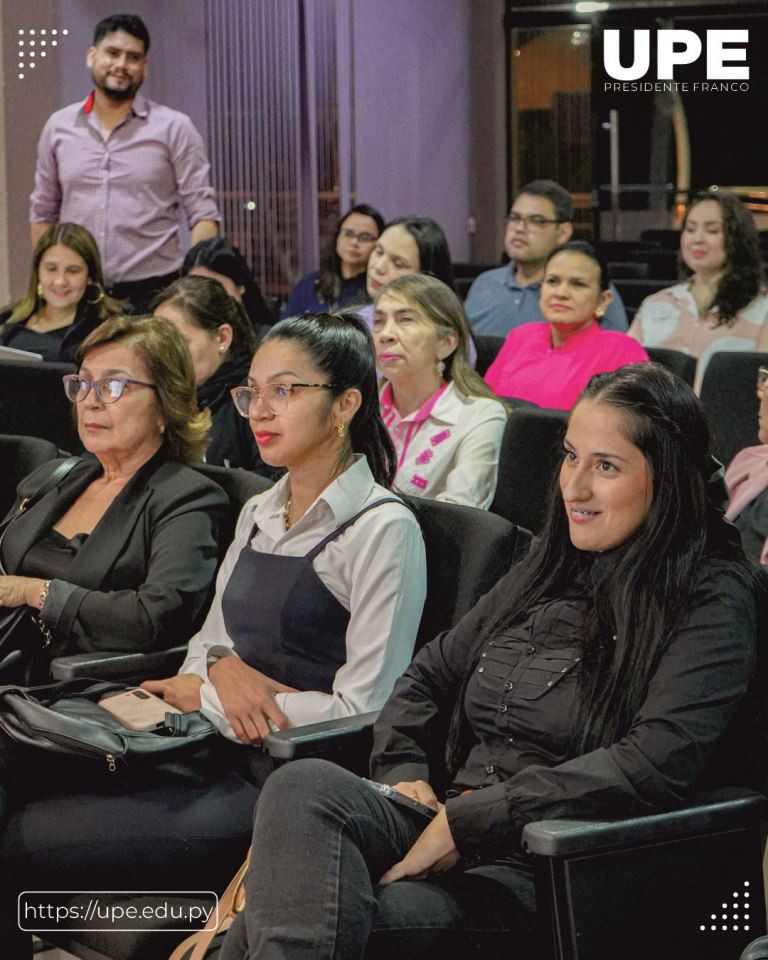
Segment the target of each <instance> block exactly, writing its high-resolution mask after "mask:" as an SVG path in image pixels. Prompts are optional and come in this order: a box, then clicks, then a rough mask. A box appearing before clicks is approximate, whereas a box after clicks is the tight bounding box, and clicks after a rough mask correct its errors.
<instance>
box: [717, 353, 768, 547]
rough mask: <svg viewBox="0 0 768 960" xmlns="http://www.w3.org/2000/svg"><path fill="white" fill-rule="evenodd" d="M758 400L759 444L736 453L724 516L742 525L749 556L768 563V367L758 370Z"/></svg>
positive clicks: (728, 477) (729, 472) (728, 478)
mask: <svg viewBox="0 0 768 960" xmlns="http://www.w3.org/2000/svg"><path fill="white" fill-rule="evenodd" d="M757 399H758V400H759V401H760V409H759V411H758V415H757V427H758V429H757V437H758V440H759V441H760V443H759V444H758V445H757V446H755V447H746V448H745V449H744V450H741V451H740V452H739V453H737V454H736V456H735V457H734V458H733V460H732V461H731V463H730V466H729V467H728V470H727V471H726V474H725V484H726V486H727V487H728V494H729V496H730V502H729V504H728V510H727V511H726V514H725V515H726V517H728V519H729V520H733V522H734V523H735V524H736V526H737V527H738V528H739V532H740V533H741V542H742V545H743V546H744V553H746V555H747V556H748V557H749V559H750V560H752V561H754V562H755V563H760V564H762V565H763V566H768V367H760V368H759V369H758V371H757Z"/></svg>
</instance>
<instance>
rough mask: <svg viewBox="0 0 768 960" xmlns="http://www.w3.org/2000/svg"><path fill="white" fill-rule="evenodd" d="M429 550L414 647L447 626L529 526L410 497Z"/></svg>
mask: <svg viewBox="0 0 768 960" xmlns="http://www.w3.org/2000/svg"><path fill="white" fill-rule="evenodd" d="M407 499H408V503H409V505H410V506H411V507H412V509H413V511H414V513H415V514H416V516H417V517H418V520H419V523H420V525H421V531H422V535H423V537H424V545H425V547H426V554H427V598H426V601H425V604H424V612H423V614H422V617H421V624H420V625H419V633H418V636H417V638H416V649H417V650H418V649H419V648H420V647H421V646H422V645H423V644H424V643H427V642H428V641H429V640H432V639H433V638H434V637H436V636H437V634H438V633H442V631H443V630H448V629H450V628H451V627H452V626H454V625H455V624H456V623H458V622H459V620H460V619H461V618H462V617H463V616H464V614H465V613H467V612H468V611H469V610H471V609H472V607H473V606H474V605H475V604H476V603H477V601H478V600H479V599H480V597H482V595H483V594H484V593H487V592H488V591H489V590H490V589H491V587H492V586H493V585H494V584H495V583H496V581H497V580H498V579H499V578H500V577H501V576H503V575H504V574H505V573H506V572H507V570H508V569H509V567H510V564H511V563H512V561H513V560H514V559H515V558H516V557H517V556H519V555H520V554H522V553H523V552H524V551H525V550H526V549H527V545H528V539H529V538H528V534H527V531H522V530H520V529H519V528H518V527H516V526H514V524H512V523H510V522H509V521H508V520H505V519H504V518H503V517H497V516H495V515H494V514H492V513H488V512H487V511H485V510H478V509H476V508H475V507H464V506H459V505H458V504H455V503H441V502H439V501H437V500H421V499H419V498H417V497H408V498H407Z"/></svg>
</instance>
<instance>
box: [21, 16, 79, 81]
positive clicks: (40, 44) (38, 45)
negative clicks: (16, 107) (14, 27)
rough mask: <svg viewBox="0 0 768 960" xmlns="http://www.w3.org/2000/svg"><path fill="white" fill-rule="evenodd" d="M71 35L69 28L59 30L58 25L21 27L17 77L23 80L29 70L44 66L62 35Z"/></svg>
mask: <svg viewBox="0 0 768 960" xmlns="http://www.w3.org/2000/svg"><path fill="white" fill-rule="evenodd" d="M67 36H69V30H66V29H65V30H59V29H58V28H57V27H27V28H19V40H18V61H17V63H16V69H17V70H18V73H17V77H18V79H19V80H23V79H24V78H25V77H26V76H27V73H26V71H27V70H34V69H35V68H36V67H37V66H38V65H40V66H42V65H43V64H42V63H41V61H42V60H44V59H45V58H46V57H47V56H48V54H49V53H53V52H54V51H53V49H52V48H53V47H57V46H58V45H59V41H60V40H61V38H62V37H67Z"/></svg>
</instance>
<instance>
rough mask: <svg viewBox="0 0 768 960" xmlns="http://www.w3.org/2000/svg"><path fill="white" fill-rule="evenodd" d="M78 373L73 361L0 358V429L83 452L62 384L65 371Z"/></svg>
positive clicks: (65, 448) (70, 405)
mask: <svg viewBox="0 0 768 960" xmlns="http://www.w3.org/2000/svg"><path fill="white" fill-rule="evenodd" d="M76 372H77V368H76V367H75V366H73V365H72V364H71V363H43V362H38V361H36V360H35V361H32V360H0V431H2V433H11V434H14V435H16V436H25V437H42V438H43V439H44V440H50V441H51V443H55V444H56V446H57V447H60V448H61V449H62V450H68V451H69V452H70V453H78V452H80V451H81V450H82V444H81V443H80V438H79V437H78V435H77V430H76V428H75V422H74V420H73V418H72V404H71V403H70V402H69V400H67V398H66V396H65V395H64V389H63V387H62V385H61V378H62V377H63V376H64V374H66V373H76Z"/></svg>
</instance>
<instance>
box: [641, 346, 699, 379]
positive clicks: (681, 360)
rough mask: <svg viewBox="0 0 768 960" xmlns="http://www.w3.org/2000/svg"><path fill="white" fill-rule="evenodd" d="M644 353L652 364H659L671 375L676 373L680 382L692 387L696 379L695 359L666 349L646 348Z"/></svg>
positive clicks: (680, 352)
mask: <svg viewBox="0 0 768 960" xmlns="http://www.w3.org/2000/svg"><path fill="white" fill-rule="evenodd" d="M645 352H646V353H647V354H648V356H649V357H650V358H651V360H653V362H654V363H658V364H661V366H662V367H666V368H667V370H671V371H672V373H676V374H677V376H678V377H680V379H681V380H685V382H686V383H687V384H688V385H689V386H691V387H692V386H693V381H694V380H695V379H696V357H692V356H691V355H690V353H683V352H682V351H681V350H668V349H667V348H666V347H646V348H645Z"/></svg>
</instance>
